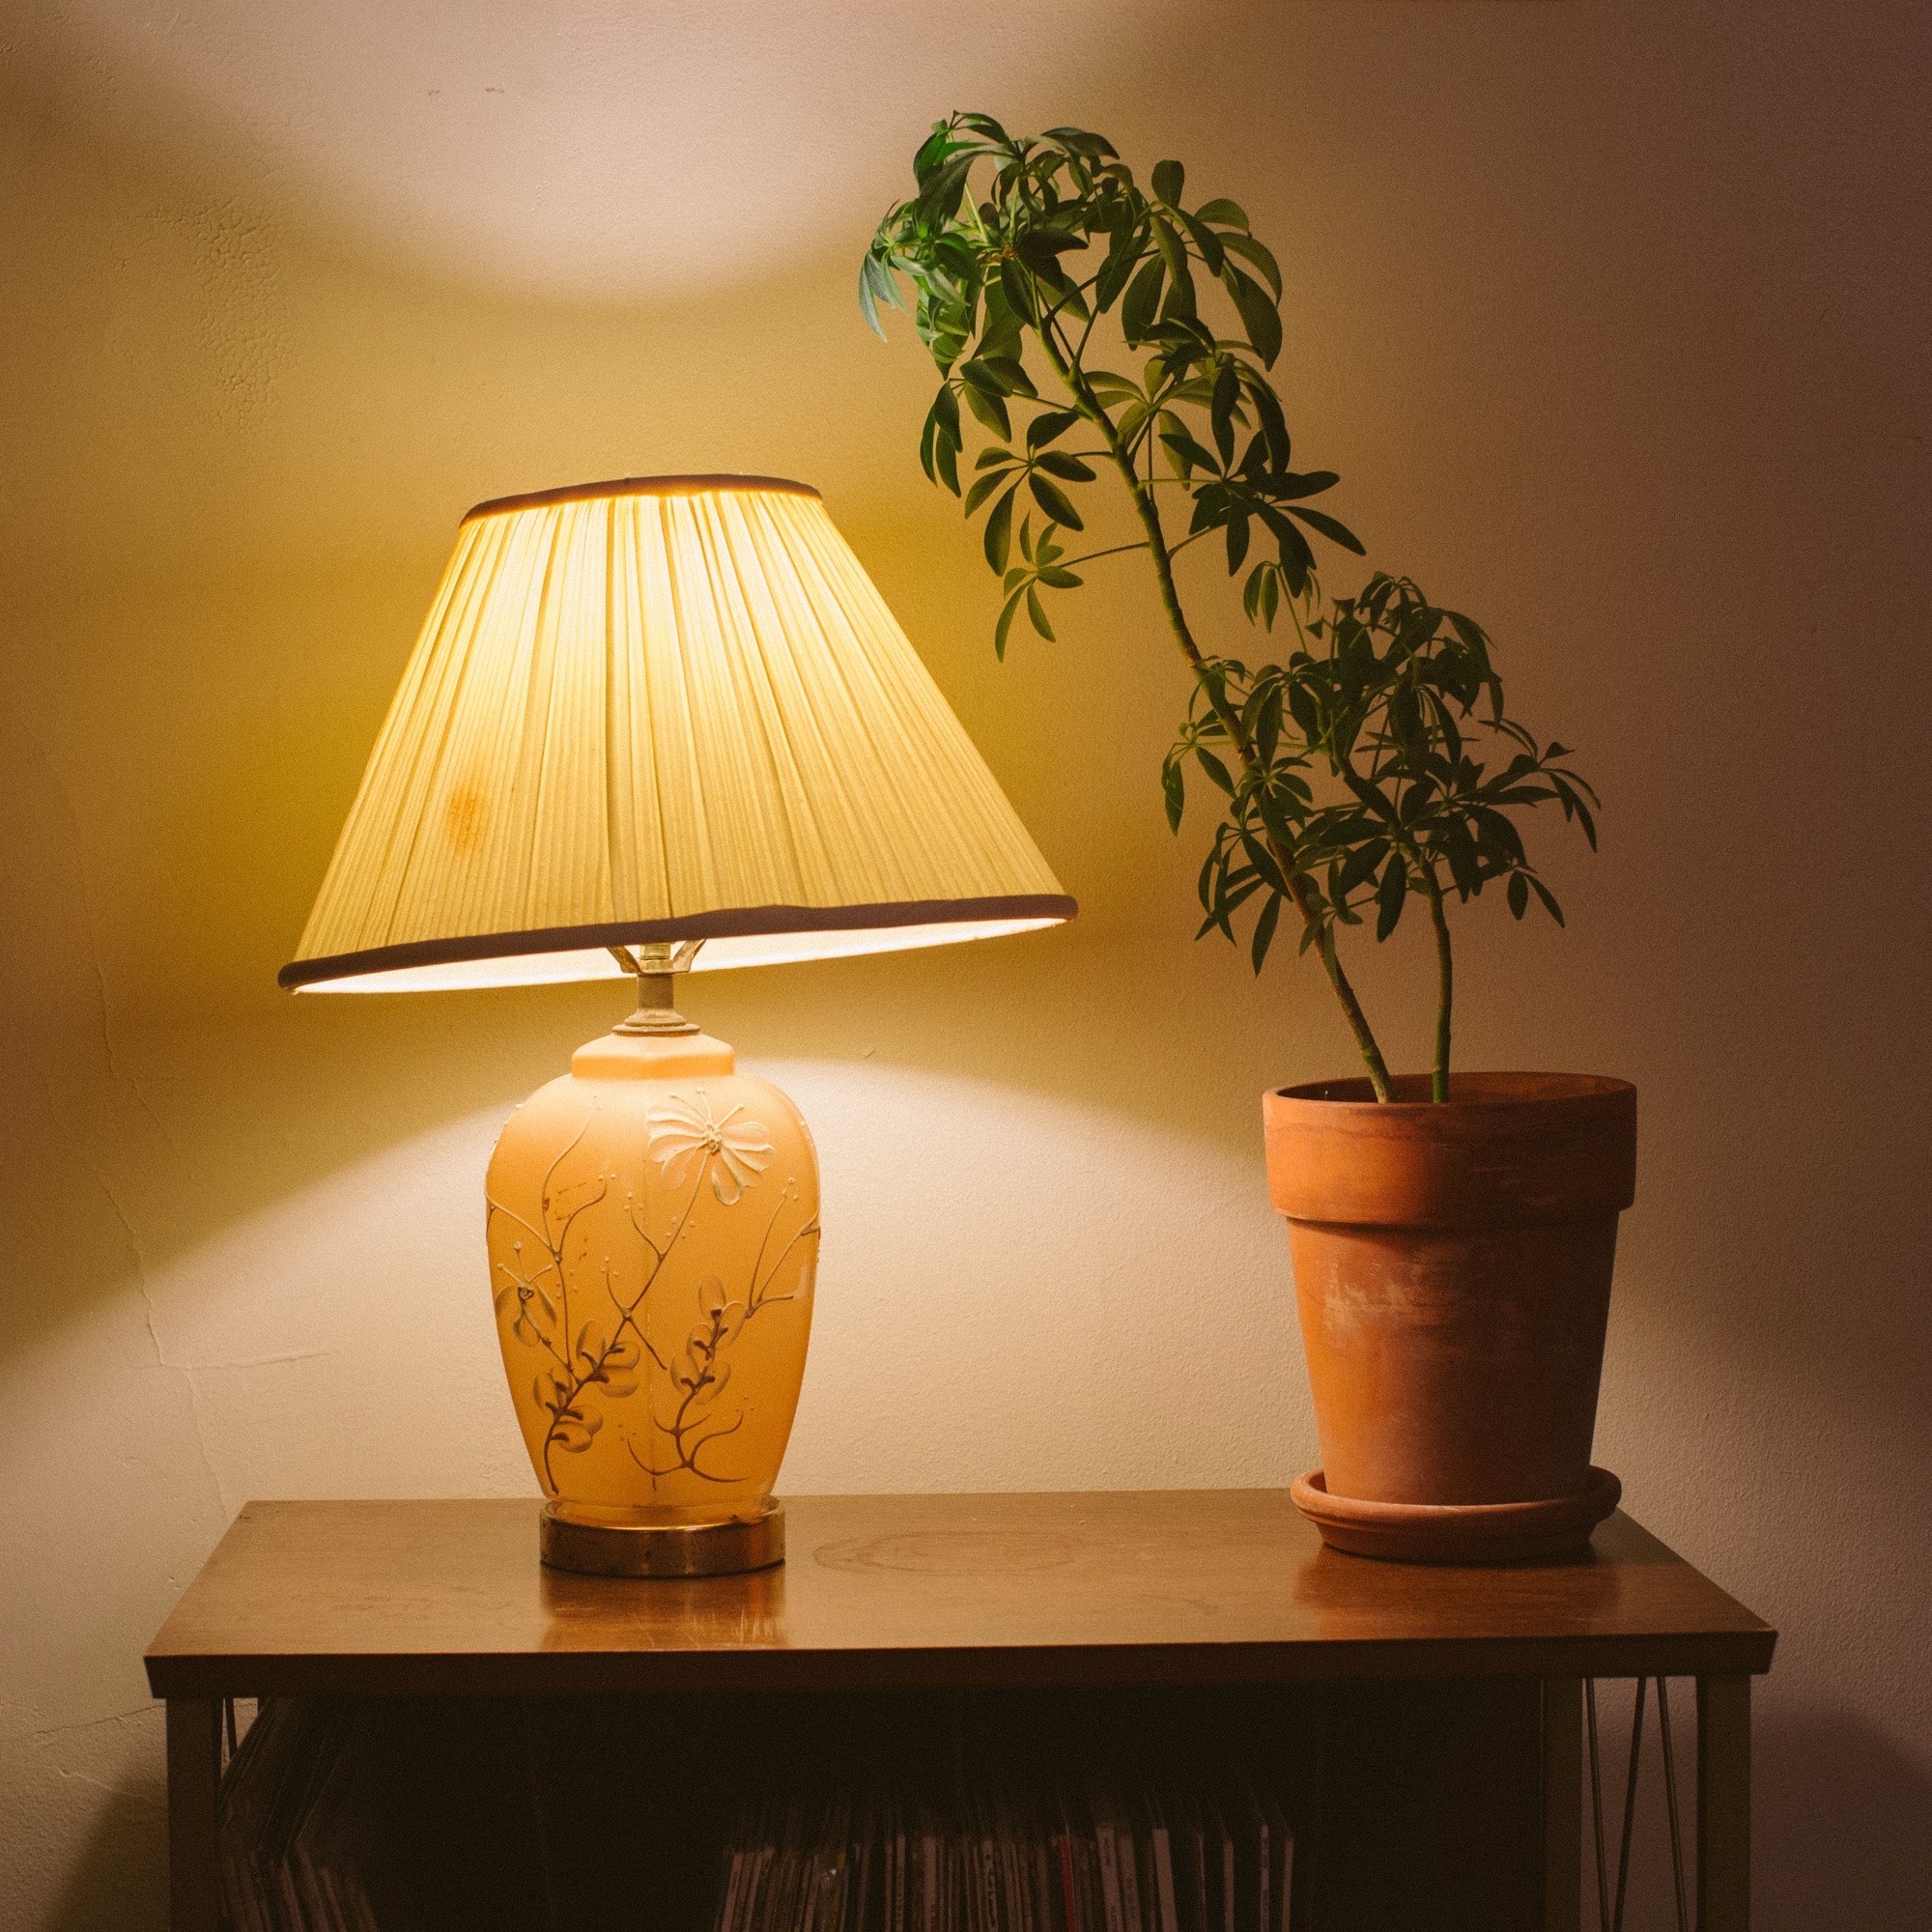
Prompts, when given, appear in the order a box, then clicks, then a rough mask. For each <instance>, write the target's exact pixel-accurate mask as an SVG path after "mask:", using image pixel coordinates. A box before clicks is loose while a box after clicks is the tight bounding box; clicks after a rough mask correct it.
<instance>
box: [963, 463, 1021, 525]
mask: <svg viewBox="0 0 1932 1932" xmlns="http://www.w3.org/2000/svg"><path fill="white" fill-rule="evenodd" d="M1006 454H1007V452H1006V451H1004V450H984V451H982V452H981V453H980V468H981V469H984V468H985V467H986V458H987V457H988V456H993V457H999V456H1004V455H1006ZM1012 472H1013V466H1012V465H1011V464H1010V463H1003V464H1001V466H1000V467H999V469H995V470H992V471H991V472H990V473H989V474H987V475H984V476H980V477H979V478H977V479H976V480H975V482H974V484H973V487H972V489H970V490H969V491H967V493H966V514H967V515H968V516H969V517H970V516H971V515H972V514H973V512H974V511H975V510H977V509H978V508H979V507H980V504H981V503H983V502H984V501H985V500H986V498H987V497H990V496H991V495H992V494H993V492H994V491H995V490H997V489H998V488H999V487H1000V485H1001V484H1003V483H1004V482H1005V481H1006V480H1007V478H1008V477H1009V476H1010V475H1011V474H1012Z"/></svg>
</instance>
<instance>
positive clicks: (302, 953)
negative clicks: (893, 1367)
mask: <svg viewBox="0 0 1932 1932" xmlns="http://www.w3.org/2000/svg"><path fill="white" fill-rule="evenodd" d="M1073 911H1074V905H1073V901H1072V900H1071V899H1070V898H1068V897H1066V895H1065V894H1064V893H1063V892H1062V890H1061V887H1060V884H1059V881H1058V880H1057V879H1056V878H1055V877H1054V875H1053V872H1052V870H1051V868H1050V867H1048V866H1047V864H1046V861H1045V860H1044V859H1043V858H1042V857H1041V856H1040V853H1039V851H1038V849H1037V846H1036V845H1035V844H1034V842H1033V840H1032V838H1030V837H1029V836H1028V834H1027V832H1026V829H1025V827H1024V826H1022V825H1021V823H1020V821H1019V818H1018V816H1017V815H1016V814H1015V813H1014V811H1013V810H1012V808H1011V806H1010V805H1009V804H1008V802H1007V799H1006V797H1005V795H1004V794H1003V793H1002V792H1001V790H1000V787H999V784H998V782H997V781H995V780H994V778H993V776H992V774H991V772H989V771H988V770H987V768H986V765H985V762H984V761H983V760H982V759H981V758H980V754H979V753H978V752H977V750H975V748H974V746H973V744H972V741H971V740H970V739H969V738H968V737H967V735H966V733H965V731H964V729H963V728H962V727H961V725H960V724H959V722H958V720H957V719H956V718H954V717H953V715H952V710H951V709H950V707H949V706H948V705H947V703H946V700H945V698H944V697H943V696H941V694H940V692H939V689H938V687H937V686H936V685H935V684H934V683H933V681H932V679H931V677H930V675H929V674H928V673H927V671H926V670H925V668H924V667H923V665H922V664H921V663H920V661H919V658H918V656H917V655H916V653H915V652H914V651H913V648H912V646H911V644H910V643H909V642H908V641H907V639H906V637H905V634H904V633H903V632H902V631H901V630H900V629H899V627H898V625H897V623H896V622H895V620H894V618H893V615H892V613H891V611H888V610H887V608H886V605H885V602H884V600H883V599H882V598H881V597H880V596H879V593H878V591H877V590H876V589H875V588H874V587H873V585H872V582H871V581H870V579H868V578H867V575H866V573H865V571H864V569H863V568H862V567H861V566H860V563H859V561H858V559H857V557H856V556H854V554H852V551H851V549H850V547H849V546H848V545H847V544H846V543H845V542H844V540H843V539H842V538H841V537H840V536H839V535H838V531H837V530H836V529H835V528H834V527H833V525H832V521H831V519H830V518H829V517H828V516H827V515H826V512H825V507H824V505H823V503H822V502H821V501H820V500H819V497H818V495H817V493H816V492H815V491H812V490H810V489H807V488H805V487H804V486H802V485H800V484H796V483H784V482H778V481H773V480H769V479H764V478H756V477H682V478H652V479H646V480H641V481H625V482H619V483H611V484H600V485H590V486H585V487H583V488H580V489H572V490H560V491H551V492H547V493H544V494H542V495H540V496H536V497H518V498H507V499H505V500H503V501H501V502H498V503H486V504H483V505H481V506H480V507H479V508H477V509H475V510H473V511H471V512H470V514H469V517H468V518H466V519H465V521H464V524H463V527H462V529H461V531H460V533H459V535H458V539H457V546H456V553H455V554H454V556H453V557H452V558H451V560H450V563H449V567H448V569H447V570H446V571H445V573H444V576H443V581H442V585H441V588H440V590H439V592H438V594H437V598H436V602H435V604H434V606H433V607H432V609H431V611H430V614H429V618H428V621H427V622H426V623H425V625H424V627H423V631H422V634H421V636H420V637H419V638H418V639H417V642H416V646H415V650H414V652H413V654H412V657H411V660H410V663H409V667H408V668H407V670H406V671H405V673H404V676H403V681H402V685H401V687H400V689H399V690H398V692H397V694H396V697H395V701H394V703H393V704H392V705H391V707H390V710H389V715H388V718H387V719H386V721H385V722H384V725H383V729H382V732H381V734H380V736H379V737H378V739H377V742H376V748H375V751H374V752H373V753H372V754H371V756H370V760H369V765H368V769H367V770H366V771H365V772H364V774H363V778H362V784H361V788H360V790H359V791H358V792H357V794H356V798H355V804H354V806H353V807H352V808H351V810H350V813H349V818H348V821H347V823H346V824H345V826H344V828H343V832H342V837H341V839H340V840H339V842H338V843H337V846H336V850H335V856H334V858H333V860H332V861H331V862H330V865H329V867H328V872H327V877H326V878H325V879H324V881H323V886H322V891H321V893H320V894H319V895H318V896H317V899H316V903H315V909H314V911H313V912H312V913H311V915H310V917H309V923H308V925H307V928H306V930H305V931H304V932H303V934H302V939H301V944H300V947H299V948H298V952H297V955H296V958H295V959H294V960H293V961H292V962H291V963H290V964H289V965H288V966H286V967H284V968H283V969H282V974H281V980H282V983H283V984H284V985H285V986H292V987H296V988H298V989H308V990H321V989H323V988H329V989H339V990H366V991H371V992H377V991H402V990H417V989H428V988H438V987H453V986H487V985H513V984H525V983H531V982H540V981H545V980H576V979H591V978H605V977H616V975H617V974H618V973H619V971H620V968H619V967H618V965H617V962H616V961H615V960H614V959H613V958H612V957H611V954H610V953H609V952H608V951H606V949H607V948H608V947H610V946H611V945H623V946H633V945H637V944H639V943H644V942H651V941H679V940H689V939H702V940H703V941H704V942H705V944H704V946H703V949H702V951H701V952H700V953H699V954H698V957H697V960H696V965H697V966H698V967H700V968H713V967H726V966H737V965H750V964H766V963H776V962H779V961H784V960H796V959H817V958H827V957H833V956H838V955H840V954H847V953H854V952H882V951H895V950H898V949H901V948H905V947H913V946H931V945H940V944H945V943H947V942H950V941H954V940H962V939H974V938H983V937H988V936H991V935H993V934H996V933H1005V932H1016V931H1025V930H1028V929H1031V928H1033V927H1037V926H1040V925H1046V924H1052V923H1057V922H1058V921H1061V920H1064V919H1066V918H1068V917H1069V916H1070V915H1071V914H1072V912H1073Z"/></svg>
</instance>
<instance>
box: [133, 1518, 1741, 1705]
mask: <svg viewBox="0 0 1932 1932" xmlns="http://www.w3.org/2000/svg"><path fill="white" fill-rule="evenodd" d="M538 1507H539V1506H538V1504H537V1503H535V1502H534V1501H530V1502H524V1501H518V1500H515V1499H492V1500H466V1501H410V1502H258V1503H250V1504H248V1505H247V1506H246V1507H245V1508H244V1509H243V1510H242V1511H241V1515H240V1516H239V1517H238V1518H237V1519H236V1520H235V1522H234V1523H233V1525H232V1526H231V1527H230V1529H229V1530H228V1533H227V1535H226V1536H224V1537H223V1538H222V1540H221V1543H220V1545H219V1547H218V1548H216V1549H215V1551H214V1554H213V1556H212V1557H210V1559H209V1561H208V1563H207V1565H206V1567H205V1568H204V1569H203V1570H202V1572H201V1575H200V1576H199V1577H196V1578H195V1580H194V1582H193V1583H192V1584H191V1585H190V1586H189V1587H188V1590H187V1592H186V1594H185V1596H184V1597H183V1598H182V1600H181V1602H180V1603H179V1605H177V1606H176V1608H175V1610H174V1613H173V1614H172V1615H171V1616H170V1617H169V1618H168V1620H167V1623H166V1624H165V1625H164V1626H163V1627H162V1630H161V1632H160V1634H159V1635H157V1636H156V1639H155V1641H154V1644H153V1645H152V1646H151V1647H150V1649H149V1651H148V1657H147V1664H148V1678H149V1683H150V1685H151V1687H152V1688H153V1690H154V1691H155V1693H156V1695H157V1696H259V1695H273V1694H301V1693H307V1694H316V1695H327V1694H375V1693H388V1692H395V1693H420V1694H432V1693H455V1692H494V1693H506V1694H507V1693H536V1692H543V1693H563V1692H573V1691H619V1690H815V1689H835V1688H837V1689H858V1688H866V1687H876V1688H880V1689H887V1688H895V1687H897V1688H917V1687H943V1686H975V1685H983V1686H998V1685H1009V1686H1018V1685H1072V1684H1108V1683H1122V1684H1124V1683H1140V1684H1154V1683H1167V1684H1178V1683H1224V1684H1225V1683H1242V1682H1254V1683H1264V1682H1272V1683H1286V1682H1295V1681H1307V1680H1316V1679H1338V1678H1359V1677H1447V1676H1471V1675H1494V1676H1555V1675H1573V1674H1574V1675H1579V1676H1636V1675H1651V1674H1667V1675H1683V1676H1690V1675H1701V1674H1707V1673H1713V1672H1755V1671H1763V1670H1767V1669H1769V1668H1770V1666H1771V1653H1772V1646H1773V1643H1774V1642H1775V1640H1776V1633H1774V1632H1773V1631H1772V1630H1771V1629H1770V1627H1769V1626H1767V1625H1766V1624H1764V1623H1762V1622H1761V1621H1760V1620H1759V1619H1758V1618H1756V1617H1755V1616H1753V1615H1752V1614H1751V1613H1750V1612H1749V1611H1748V1610H1747V1609H1746V1608H1745V1607H1744V1606H1743V1605H1741V1604H1739V1603H1737V1602H1736V1601H1735V1600H1734V1599H1732V1598H1731V1597H1728V1596H1726V1595H1725V1594H1724V1592H1723V1591H1722V1590H1720V1589H1719V1588H1718V1586H1717V1585H1716V1584H1715V1583H1713V1582H1711V1581H1710V1580H1709V1579H1708V1578H1707V1577H1703V1576H1702V1575H1700V1574H1699V1573H1698V1572H1697V1571H1696V1570H1694V1569H1693V1568H1692V1567H1691V1566H1690V1564H1688V1563H1686V1562H1685V1561H1684V1560H1683V1559H1682V1558H1681V1557H1679V1556H1677V1555H1675V1554H1674V1553H1673V1552H1672V1551H1670V1550H1669V1549H1667V1548H1665V1547H1664V1546H1663V1545H1662V1543H1660V1542H1659V1541H1658V1540H1657V1539H1656V1538H1655V1537H1653V1536H1652V1535H1650V1533H1649V1532H1648V1531H1647V1530H1644V1529H1642V1528H1641V1527H1639V1526H1638V1525H1637V1524H1636V1523H1635V1522H1633V1521H1632V1520H1631V1519H1630V1518H1629V1517H1627V1516H1625V1515H1623V1514H1622V1513H1621V1512H1619V1513H1618V1514H1617V1515H1616V1516H1614V1517H1612V1518H1611V1519H1610V1520H1609V1521H1607V1522H1605V1524H1603V1525H1602V1526H1601V1527H1600V1528H1599V1530H1598V1531H1597V1534H1596V1538H1595V1540H1594V1542H1593V1544H1592V1546H1591V1547H1590V1548H1588V1549H1587V1550H1583V1551H1579V1552H1577V1554H1576V1555H1573V1556H1568V1557H1559V1558H1553V1559H1550V1560H1548V1561H1545V1562H1538V1563H1526V1564H1517V1565H1510V1566H1506V1567H1498V1568H1488V1569H1478V1568H1435V1567H1429V1568H1424V1567H1419V1566H1410V1565H1403V1564H1392V1563H1381V1562H1377V1561H1373V1560H1371V1559H1368V1558H1364V1557H1357V1556H1346V1555H1341V1554H1338V1553H1337V1552H1336V1551H1334V1550H1330V1549H1326V1548H1322V1546H1321V1542H1320V1540H1319V1538H1318V1537H1317V1536H1316V1533H1315V1531H1314V1530H1313V1528H1311V1527H1310V1526H1309V1525H1308V1524H1307V1523H1306V1522H1304V1521H1303V1520H1302V1519H1301V1518H1300V1517H1299V1516H1298V1515H1297V1514H1296V1513H1295V1510H1294V1507H1293V1504H1292V1503H1291V1502H1290V1500H1289V1497H1288V1494H1287V1492H1286V1491H1278V1490H1210V1491H1182V1490H1167V1491H1142V1492H1125V1493H1105V1492H1075V1493H1065V1494H1022V1495H889V1496H795V1497H790V1498H787V1499H786V1505H785V1507H786V1517H787V1540H788V1544H789V1548H790V1558H789V1561H787V1562H786V1563H785V1564H783V1565H782V1566H781V1567H779V1568H777V1569H774V1570H767V1571H761V1572H758V1573H756V1574H754V1575H751V1576H742V1577H706V1578H701V1579H700V1578H694V1579H685V1580H622V1581H618V1580H611V1579H608V1578H603V1577H578V1576H572V1575H568V1574H566V1573H563V1572H559V1571H553V1570H546V1569H544V1568H543V1567H542V1566H541V1565H540V1564H539V1563H538V1561H537V1512H538Z"/></svg>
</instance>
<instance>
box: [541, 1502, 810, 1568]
mask: <svg viewBox="0 0 1932 1932" xmlns="http://www.w3.org/2000/svg"><path fill="white" fill-rule="evenodd" d="M538 1549H539V1551H540V1553H541V1554H542V1557H543V1560H544V1561H545V1562H546V1563H547V1564H548V1565H549V1566H550V1567H551V1568H552V1569H553V1570H575V1571H577V1572H579V1573H580V1574H581V1575H582V1576H586V1577H733V1576H737V1575H739V1574H740V1573H741V1572H743V1571H746V1570H769V1569H770V1568H771V1567H772V1566H773V1565H774V1564H775V1563H782V1562H783V1561H784V1553H785V1535H784V1505H783V1504H782V1503H776V1502H772V1501H769V1500H768V1501H766V1502H765V1503H764V1504H763V1505H762V1506H761V1507H760V1508H759V1509H758V1510H757V1512H756V1513H755V1514H753V1515H751V1516H743V1517H731V1518H728V1519H727V1520H725V1521H723V1522H678V1523H649V1524H640V1525H630V1524H624V1525H616V1524H612V1523H603V1522H571V1521H570V1520H567V1519H566V1518H563V1517H560V1516H558V1515H557V1514H556V1506H555V1504H554V1503H552V1504H547V1505H546V1506H545V1508H544V1513H543V1522H542V1525H541V1527H540V1529H539V1531H538Z"/></svg>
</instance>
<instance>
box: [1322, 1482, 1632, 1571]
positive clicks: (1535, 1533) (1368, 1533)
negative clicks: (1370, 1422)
mask: <svg viewBox="0 0 1932 1932" xmlns="http://www.w3.org/2000/svg"><path fill="white" fill-rule="evenodd" d="M1289 1493H1290V1494H1291V1495H1292V1496H1293V1498H1294V1506H1295V1508H1296V1509H1298V1510H1299V1511H1300V1512H1301V1513H1302V1515H1303V1516H1305V1517H1306V1518H1307V1519H1308V1520H1309V1521H1310V1522H1312V1523H1313V1524H1314V1525H1315V1527H1316V1528H1317V1529H1319V1530H1320V1531H1321V1541H1322V1542H1323V1543H1325V1544H1326V1545H1327V1546H1328V1547H1329V1548H1330V1549H1346V1550H1347V1551H1349V1553H1350V1555H1351V1556H1381V1557H1386V1558H1388V1559H1390V1560H1391V1561H1393V1562H1398V1563H1510V1562H1516V1561H1520V1559H1522V1558H1524V1557H1529V1556H1554V1555H1556V1554H1558V1553H1559V1552H1560V1551H1562V1550H1565V1549H1579V1548H1582V1546H1583V1545H1584V1544H1586V1543H1587V1542H1589V1540H1590V1532H1591V1531H1592V1530H1593V1529H1595V1528H1596V1526H1597V1525H1598V1524H1599V1523H1600V1522H1602V1521H1603V1520H1604V1519H1605V1517H1606V1516H1608V1515H1609V1513H1610V1512H1611V1511H1612V1510H1613V1509H1615V1508H1616V1506H1617V1499H1618V1498H1619V1497H1620V1496H1621V1495H1622V1494H1623V1485H1622V1484H1621V1483H1620V1482H1618V1481H1617V1479H1616V1478H1615V1477H1614V1476H1613V1475H1611V1474H1610V1472H1609V1471H1608V1470H1607V1469H1596V1468H1593V1469H1592V1470H1591V1471H1590V1480H1589V1483H1588V1484H1587V1485H1586V1486H1585V1487H1584V1488H1583V1489H1582V1490H1579V1491H1578V1492H1577V1494H1576V1495H1574V1496H1555V1497H1552V1498H1551V1499H1550V1500H1549V1501H1548V1502H1538V1503H1366V1502H1357V1501H1356V1500H1355V1499H1354V1498H1353V1497H1351V1496H1331V1495H1330V1494H1329V1493H1328V1486H1327V1484H1326V1482H1325V1481H1324V1480H1323V1479H1322V1475H1321V1470H1320V1469H1311V1470H1310V1471H1309V1472H1308V1474H1307V1475H1305V1476H1303V1477H1301V1478H1300V1479H1299V1480H1298V1481H1297V1482H1296V1483H1295V1485H1294V1487H1293V1489H1292V1490H1291V1491H1290V1492H1289Z"/></svg>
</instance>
